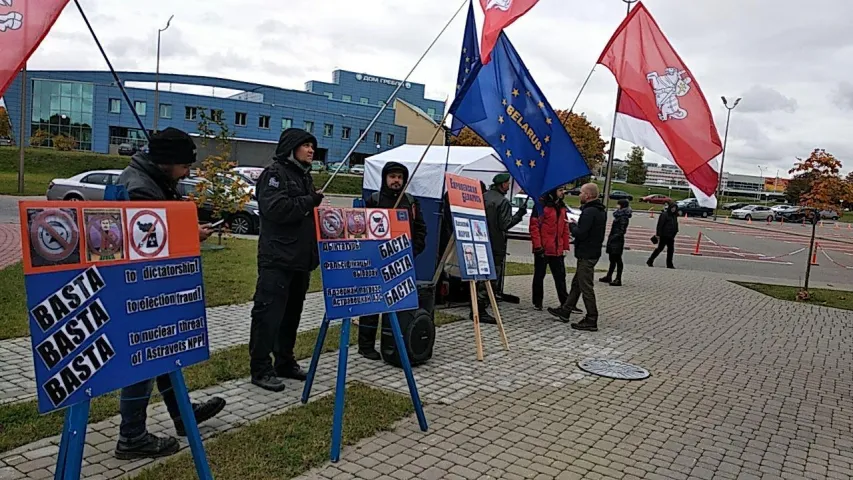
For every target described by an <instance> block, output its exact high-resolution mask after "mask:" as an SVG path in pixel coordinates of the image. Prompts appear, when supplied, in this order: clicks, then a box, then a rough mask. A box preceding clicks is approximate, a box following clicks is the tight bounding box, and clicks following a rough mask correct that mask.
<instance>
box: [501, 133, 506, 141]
mask: <svg viewBox="0 0 853 480" xmlns="http://www.w3.org/2000/svg"><path fill="white" fill-rule="evenodd" d="M501 141H502V142H505V141H506V135H503V134H501Z"/></svg>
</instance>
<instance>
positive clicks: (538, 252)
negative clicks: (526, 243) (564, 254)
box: [533, 247, 545, 257]
mask: <svg viewBox="0 0 853 480" xmlns="http://www.w3.org/2000/svg"><path fill="white" fill-rule="evenodd" d="M533 255H535V256H537V257H541V256H542V255H545V247H539V248H534V249H533Z"/></svg>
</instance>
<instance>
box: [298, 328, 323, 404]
mask: <svg viewBox="0 0 853 480" xmlns="http://www.w3.org/2000/svg"><path fill="white" fill-rule="evenodd" d="M328 331H329V319H328V318H327V317H326V316H325V315H323V321H322V322H320V332H319V333H318V334H317V343H316V344H315V345H314V354H313V355H312V356H311V366H310V367H308V375H307V378H306V379H305V386H304V387H303V388H302V403H308V397H310V396H311V387H313V386H314V375H315V374H316V373H317V366H318V365H319V363H320V354H321V353H323V345H325V344H326V333H327V332H328Z"/></svg>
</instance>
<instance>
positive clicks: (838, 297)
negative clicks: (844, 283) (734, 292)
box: [734, 282, 853, 310]
mask: <svg viewBox="0 0 853 480" xmlns="http://www.w3.org/2000/svg"><path fill="white" fill-rule="evenodd" d="M734 283H736V284H738V285H740V286H742V287H746V288H749V289H751V290H755V291H756V292H760V293H763V294H765V295H768V296H770V297H773V298H778V299H779V300H787V301H791V302H797V301H798V300H797V292H799V291H800V288H799V287H789V286H785V285H769V284H766V283H747V282H734ZM809 294H810V295H811V298H810V299H809V300H808V301H807V302H806V303H809V304H812V305H821V306H824V307H832V308H840V309H842V310H853V292H848V291H844V290H829V289H825V288H810V289H809Z"/></svg>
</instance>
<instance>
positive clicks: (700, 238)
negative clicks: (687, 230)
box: [693, 232, 702, 257]
mask: <svg viewBox="0 0 853 480" xmlns="http://www.w3.org/2000/svg"><path fill="white" fill-rule="evenodd" d="M701 242H702V232H699V236H698V237H696V249H694V250H693V255H696V256H700V257H701V256H702V254H701V253H699V244H700V243H701Z"/></svg>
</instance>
